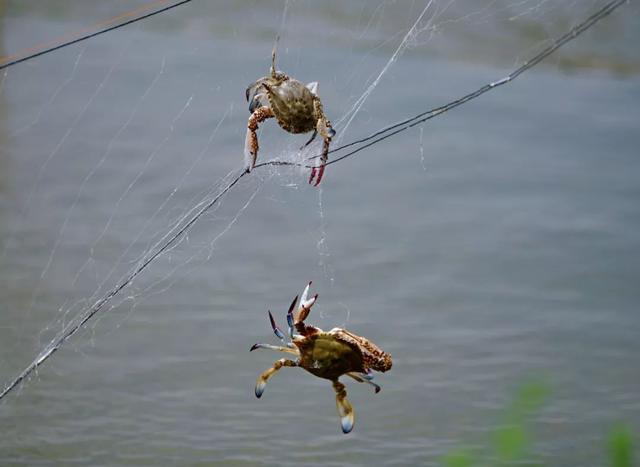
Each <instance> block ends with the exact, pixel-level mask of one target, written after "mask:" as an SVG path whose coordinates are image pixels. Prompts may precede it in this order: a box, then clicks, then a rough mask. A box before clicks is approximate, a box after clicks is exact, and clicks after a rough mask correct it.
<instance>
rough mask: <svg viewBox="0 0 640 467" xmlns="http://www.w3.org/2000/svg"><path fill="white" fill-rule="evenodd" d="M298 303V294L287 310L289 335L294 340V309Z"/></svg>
mask: <svg viewBox="0 0 640 467" xmlns="http://www.w3.org/2000/svg"><path fill="white" fill-rule="evenodd" d="M297 303H298V296H297V295H296V296H295V297H294V298H293V301H292V302H291V305H289V311H287V327H288V328H289V337H290V338H291V340H293V328H294V322H293V310H294V309H295V307H296V304H297Z"/></svg>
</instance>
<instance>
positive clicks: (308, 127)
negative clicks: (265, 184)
mask: <svg viewBox="0 0 640 467" xmlns="http://www.w3.org/2000/svg"><path fill="white" fill-rule="evenodd" d="M276 44H277V40H276ZM245 94H246V97H247V102H248V103H249V112H250V113H251V116H250V117H249V121H248V123H247V136H246V138H245V144H244V156H245V165H246V167H245V168H246V170H247V171H251V169H253V168H254V167H255V165H256V160H257V158H258V136H257V135H256V130H257V129H258V125H259V124H260V123H262V122H263V121H265V120H266V119H268V118H273V117H275V119H276V120H277V121H278V125H280V127H281V128H282V129H283V130H285V131H288V132H289V133H294V134H298V133H308V132H310V131H313V134H312V135H311V138H310V139H309V141H307V143H306V144H305V145H304V146H302V147H301V148H300V149H304V148H305V147H306V146H308V145H309V144H311V142H312V141H313V140H314V139H315V137H316V136H317V135H318V134H320V136H321V137H322V138H323V139H324V143H323V145H322V154H321V155H320V165H319V166H317V167H312V168H311V175H310V177H309V183H310V184H313V185H314V186H318V185H319V184H320V181H321V180H322V175H323V174H324V168H325V165H326V164H327V160H328V154H329V144H330V143H331V138H333V136H335V134H336V132H335V130H334V129H333V128H332V127H331V122H330V121H329V120H328V119H327V117H326V116H325V115H324V110H323V108H322V102H321V101H320V98H319V97H318V83H317V82H313V83H309V84H307V85H305V84H303V83H301V82H300V81H298V80H296V79H293V78H290V77H289V76H287V75H286V74H284V73H283V72H282V71H276V47H275V45H274V47H273V51H272V52H271V69H270V74H269V76H264V77H262V78H260V79H259V80H257V81H256V82H254V83H253V84H251V85H249V87H248V88H247V90H246V92H245Z"/></svg>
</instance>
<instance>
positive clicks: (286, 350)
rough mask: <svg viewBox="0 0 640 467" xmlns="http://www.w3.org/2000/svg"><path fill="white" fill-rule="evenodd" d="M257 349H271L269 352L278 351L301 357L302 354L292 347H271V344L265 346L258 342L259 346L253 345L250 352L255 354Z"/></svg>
mask: <svg viewBox="0 0 640 467" xmlns="http://www.w3.org/2000/svg"><path fill="white" fill-rule="evenodd" d="M256 349H269V350H276V351H278V352H286V353H290V354H293V355H298V356H299V355H300V352H298V350H297V349H294V348H291V347H283V346H281V345H271V344H263V343H262V342H258V343H257V344H253V345H252V346H251V348H250V349H249V352H253V351H254V350H256Z"/></svg>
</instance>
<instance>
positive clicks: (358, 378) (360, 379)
mask: <svg viewBox="0 0 640 467" xmlns="http://www.w3.org/2000/svg"><path fill="white" fill-rule="evenodd" d="M347 376H350V377H351V378H353V379H355V380H356V381H357V382H358V383H367V384H370V385H371V386H373V389H374V390H375V391H376V394H378V393H379V392H380V389H382V388H381V387H380V386H378V385H377V384H376V383H374V382H373V381H371V380H369V379H367V378H364V377H363V376H361V375H359V374H358V373H347Z"/></svg>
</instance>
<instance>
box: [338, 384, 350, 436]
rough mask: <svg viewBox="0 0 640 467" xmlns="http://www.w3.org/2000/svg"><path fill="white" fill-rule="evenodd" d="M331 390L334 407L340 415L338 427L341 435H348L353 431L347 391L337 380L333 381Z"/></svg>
mask: <svg viewBox="0 0 640 467" xmlns="http://www.w3.org/2000/svg"><path fill="white" fill-rule="evenodd" d="M333 389H334V391H335V392H336V407H337V408H338V414H339V415H340V426H341V427H342V432H343V433H349V432H350V431H351V430H352V429H353V423H354V418H353V407H351V403H350V402H349V401H348V400H347V390H346V388H345V387H344V384H342V383H341V382H340V381H338V380H337V379H336V380H334V381H333Z"/></svg>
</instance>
